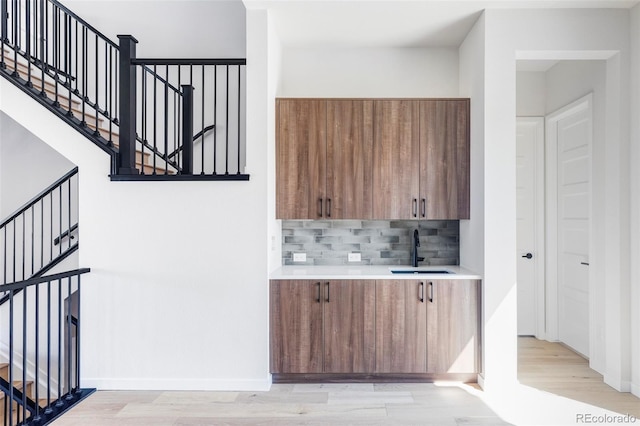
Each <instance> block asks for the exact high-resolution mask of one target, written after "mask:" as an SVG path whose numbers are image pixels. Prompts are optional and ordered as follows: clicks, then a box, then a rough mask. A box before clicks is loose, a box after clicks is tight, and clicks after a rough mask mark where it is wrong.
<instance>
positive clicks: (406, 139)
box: [373, 100, 420, 219]
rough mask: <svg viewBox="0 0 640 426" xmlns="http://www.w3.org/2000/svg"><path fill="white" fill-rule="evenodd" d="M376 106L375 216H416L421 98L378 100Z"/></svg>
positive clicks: (383, 217)
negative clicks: (417, 99) (419, 99)
mask: <svg viewBox="0 0 640 426" xmlns="http://www.w3.org/2000/svg"><path fill="white" fill-rule="evenodd" d="M373 108H374V134H373V193H374V200H373V216H374V218H375V219H417V218H418V196H419V189H418V182H419V179H418V178H419V176H418V175H419V163H420V161H419V160H420V157H419V140H418V135H419V131H418V130H419V127H418V126H419V121H418V112H419V105H418V101H413V100H377V101H375V102H374V105H373Z"/></svg>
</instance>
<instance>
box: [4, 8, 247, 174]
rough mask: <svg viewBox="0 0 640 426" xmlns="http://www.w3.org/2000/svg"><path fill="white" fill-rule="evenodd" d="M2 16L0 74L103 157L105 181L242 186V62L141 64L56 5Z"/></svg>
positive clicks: (124, 45)
mask: <svg viewBox="0 0 640 426" xmlns="http://www.w3.org/2000/svg"><path fill="white" fill-rule="evenodd" d="M0 9H1V10H0V24H1V25H0V26H1V34H0V75H2V76H4V77H5V78H7V79H9V80H10V81H11V82H12V83H14V84H16V85H17V86H18V87H20V88H21V89H22V90H23V91H25V92H26V93H28V94H30V95H31V96H32V97H33V98H34V99H36V100H37V101H38V102H40V103H41V104H43V105H45V106H46V107H47V108H48V109H50V110H51V111H52V112H54V113H55V114H56V115H58V116H59V117H60V118H62V119H63V120H65V121H66V122H67V123H69V124H70V125H71V126H73V127H74V128H76V129H77V130H78V131H80V132H81V133H82V134H84V135H85V136H86V137H87V138H89V139H90V140H92V141H93V142H94V143H96V144H97V145H98V146H100V147H101V148H102V149H103V150H104V151H105V152H107V153H108V154H109V155H110V156H111V178H112V180H200V179H203V180H248V179H249V176H248V175H247V174H244V167H245V164H244V158H245V147H246V143H245V135H244V134H243V131H242V130H243V128H244V127H245V125H246V124H245V105H244V102H243V98H244V96H245V93H244V92H245V91H244V80H245V76H244V73H245V71H244V70H245V68H246V60H245V59H139V58H137V57H136V44H137V41H136V40H135V39H134V38H133V37H132V36H128V35H126V36H118V37H119V43H118V44H116V43H115V42H113V41H111V40H110V39H109V38H107V37H106V36H104V35H103V34H102V33H101V32H100V31H98V30H97V29H95V28H94V27H93V26H91V25H90V24H89V23H87V22H86V21H84V20H83V19H82V18H80V17H79V16H78V15H76V14H75V13H74V12H72V11H71V10H70V9H68V8H67V7H65V6H64V5H62V4H61V3H60V2H58V1H57V0H0ZM194 129H195V130H196V131H197V135H196V136H197V137H194V134H193V130H194Z"/></svg>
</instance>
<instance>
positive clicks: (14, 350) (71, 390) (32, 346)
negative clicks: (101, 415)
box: [0, 268, 95, 425]
mask: <svg viewBox="0 0 640 426" xmlns="http://www.w3.org/2000/svg"><path fill="white" fill-rule="evenodd" d="M88 272H91V269H90V268H77V269H73V270H69V271H65V272H60V273H57V274H52V275H47V276H42V277H35V278H30V279H27V280H22V281H18V282H14V283H10V284H3V285H0V291H3V292H7V293H8V294H9V297H10V305H9V312H8V319H9V320H8V321H6V322H3V336H8V347H9V351H8V352H9V353H8V356H7V357H8V366H9V370H8V377H7V379H0V392H2V393H4V394H5V395H6V396H7V397H8V398H7V399H8V401H9V404H8V407H9V408H10V409H9V410H8V412H7V410H6V406H5V411H4V416H5V418H4V424H7V415H9V416H12V415H13V414H12V413H13V411H12V409H11V407H12V406H13V404H14V403H15V404H16V406H17V415H18V424H21V425H22V424H24V425H47V424H50V423H51V422H52V421H53V420H55V419H56V418H58V417H60V416H61V415H62V414H63V413H65V412H66V411H68V410H69V409H71V408H72V407H74V406H75V405H76V404H78V403H79V402H80V401H82V400H83V399H84V398H86V397H87V396H89V395H90V394H91V393H93V392H95V389H84V388H82V387H81V383H80V382H81V369H80V358H79V354H80V345H81V343H80V340H81V333H80V326H81V325H80V322H81V311H80V301H81V276H82V275H83V274H86V273H88ZM40 285H42V288H40ZM19 292H22V294H23V296H22V298H21V299H18V301H16V300H15V299H16V295H17V294H18V293H19ZM52 294H57V298H53V297H52ZM41 299H42V300H41ZM52 299H53V300H52ZM55 299H57V303H56V301H55ZM27 300H32V302H29V303H27ZM72 300H75V301H76V302H75V303H73V302H72ZM16 304H20V305H21V308H22V311H21V312H16V310H15V309H14V305H16ZM42 304H46V305H47V315H39V309H40V308H39V307H40V306H42ZM73 305H75V306H76V308H75V309H76V314H77V315H76V316H74V315H73V314H72V313H71V311H72V309H73V308H72V306H73ZM63 321H64V324H65V328H64V331H63V328H62V323H63ZM26 324H32V325H34V326H35V327H33V330H34V335H33V336H32V338H27V334H26V332H25V330H26V328H27V327H26ZM52 327H57V328H58V330H59V332H58V333H57V335H53V334H52V333H51V329H52ZM71 327H74V328H75V332H76V334H75V335H76V339H72V338H71ZM6 329H8V332H6V334H5V331H6ZM41 329H42V333H40V330H41ZM17 330H20V332H19V333H18V332H17ZM19 334H22V336H21V339H22V342H21V344H20V342H19V341H18V342H16V341H15V340H16V339H17V336H18V335H19ZM52 348H56V349H57V350H52ZM63 351H64V354H66V355H65V356H63ZM71 354H75V356H72V355H71ZM41 359H42V361H43V362H44V363H45V368H42V369H40V367H39V364H40V360H41ZM30 363H32V365H33V366H34V368H33V371H32V372H30V373H29V374H28V373H27V370H28V365H29V364H30ZM52 364H57V372H58V374H57V377H55V378H54V380H52V378H51V372H52V371H54V370H55V369H54V368H52V367H53V366H52ZM14 368H17V369H18V374H14ZM28 379H33V382H34V383H35V386H34V394H35V395H33V398H31V397H30V396H27V392H28V391H27V389H28V387H27V386H26V384H27V380H28ZM16 381H22V383H23V384H24V386H23V387H22V390H19V389H17V388H16V386H15V385H14V383H16ZM40 387H44V389H43V391H44V392H42V393H41V392H40ZM36 401H37V402H36ZM42 401H44V403H43V404H44V405H43V406H42V407H41V406H40V403H41V402H42ZM9 424H13V421H11V420H10V421H9Z"/></svg>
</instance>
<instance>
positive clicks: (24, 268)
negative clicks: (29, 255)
mask: <svg viewBox="0 0 640 426" xmlns="http://www.w3.org/2000/svg"><path fill="white" fill-rule="evenodd" d="M21 216H22V240H21V241H22V276H21V277H20V279H22V280H26V279H27V278H26V273H27V268H26V259H25V257H26V251H25V250H26V249H27V247H26V246H27V240H26V223H25V222H26V221H27V220H26V218H25V215H24V212H23V213H22V215H21Z"/></svg>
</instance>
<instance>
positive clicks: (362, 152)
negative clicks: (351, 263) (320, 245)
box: [326, 99, 373, 219]
mask: <svg viewBox="0 0 640 426" xmlns="http://www.w3.org/2000/svg"><path fill="white" fill-rule="evenodd" d="M372 119H373V101H363V100H348V99H345V100H337V99H330V100H327V187H326V194H327V200H326V202H327V203H328V206H327V208H328V214H327V217H328V218H331V219H371V218H372V217H373V185H372V183H373V182H372V181H373V168H372V167H371V166H372V161H373V123H372Z"/></svg>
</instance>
